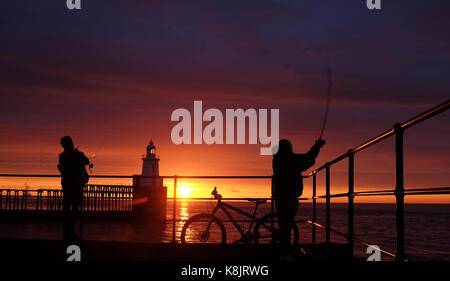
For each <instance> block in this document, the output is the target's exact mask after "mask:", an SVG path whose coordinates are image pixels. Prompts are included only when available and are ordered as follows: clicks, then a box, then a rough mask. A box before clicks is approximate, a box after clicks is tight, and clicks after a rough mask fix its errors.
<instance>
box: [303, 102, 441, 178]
mask: <svg viewBox="0 0 450 281" xmlns="http://www.w3.org/2000/svg"><path fill="white" fill-rule="evenodd" d="M449 107H450V100H446V101H445V102H443V103H441V104H438V105H436V106H434V107H432V108H431V109H429V110H427V111H425V112H423V113H421V114H419V115H416V116H415V117H413V118H411V119H409V120H407V121H405V122H403V123H399V125H400V128H402V129H407V128H409V127H412V126H414V125H417V124H419V123H421V122H423V121H425V120H427V119H429V118H430V117H432V116H434V115H436V114H439V113H441V112H443V111H445V110H447V109H449ZM394 133H395V131H394V129H393V128H392V129H390V130H387V131H385V132H384V133H381V134H380V135H378V136H376V137H374V138H372V139H370V140H368V141H366V142H364V143H363V144H361V145H358V146H356V147H354V148H352V149H350V150H348V151H347V152H346V153H344V154H341V155H340V156H338V157H336V158H334V159H333V160H331V161H329V162H327V163H325V164H323V165H322V166H320V167H319V168H317V169H314V170H313V171H311V173H309V174H308V176H307V177H310V176H312V174H314V173H317V172H319V171H320V170H323V169H325V168H326V167H327V166H330V165H333V164H335V163H337V162H339V161H341V160H344V159H345V158H347V157H348V156H349V154H355V153H357V152H359V151H361V150H363V149H366V148H368V147H369V146H372V145H374V144H375V143H378V142H380V141H382V140H384V139H386V138H388V137H390V136H392V135H394Z"/></svg>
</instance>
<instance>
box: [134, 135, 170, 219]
mask: <svg viewBox="0 0 450 281" xmlns="http://www.w3.org/2000/svg"><path fill="white" fill-rule="evenodd" d="M158 176H159V158H158V156H157V155H156V146H155V144H154V143H153V141H152V140H151V141H150V143H149V144H148V145H147V149H146V154H145V155H143V156H142V172H141V174H140V175H134V176H133V211H135V213H136V215H137V216H139V217H144V218H145V219H152V218H153V219H165V217H166V201H167V187H165V186H164V185H163V179H162V178H158Z"/></svg>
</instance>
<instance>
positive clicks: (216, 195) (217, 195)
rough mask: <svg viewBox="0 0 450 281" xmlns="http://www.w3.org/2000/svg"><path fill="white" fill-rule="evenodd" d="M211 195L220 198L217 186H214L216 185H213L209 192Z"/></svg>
mask: <svg viewBox="0 0 450 281" xmlns="http://www.w3.org/2000/svg"><path fill="white" fill-rule="evenodd" d="M211 195H213V196H214V199H221V198H222V195H220V194H219V193H218V192H217V187H216V186H214V190H213V191H212V192H211Z"/></svg>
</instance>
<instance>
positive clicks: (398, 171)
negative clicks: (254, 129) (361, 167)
mask: <svg viewBox="0 0 450 281" xmlns="http://www.w3.org/2000/svg"><path fill="white" fill-rule="evenodd" d="M449 107H450V102H449V101H448V100H447V101H445V102H444V103H442V104H439V105H437V106H435V107H433V108H431V109H430V110H427V111H426V112H424V113H422V114H419V115H417V116H416V117H414V118H412V119H410V120H408V121H406V122H403V123H397V124H395V125H394V126H393V128H392V129H390V130H388V131H386V132H384V133H382V134H380V135H378V136H377V137H375V138H373V139H370V140H368V141H367V142H365V143H363V144H361V145H359V146H357V147H355V148H353V149H349V150H348V151H347V152H346V153H344V154H342V155H340V156H339V157H337V158H335V159H333V160H331V161H330V162H327V163H326V164H324V165H323V166H321V167H319V168H317V169H315V170H313V171H312V172H311V173H310V174H309V175H307V176H304V177H303V178H312V187H313V190H312V197H310V198H300V200H312V204H313V214H312V219H311V220H308V221H306V222H308V223H310V224H311V225H312V244H316V227H319V228H321V229H324V231H325V240H326V243H330V240H331V233H335V234H337V235H339V236H342V237H345V238H347V240H348V243H349V245H350V248H351V250H352V254H353V249H354V243H358V244H361V245H365V246H369V245H371V243H369V242H367V241H364V240H362V239H359V238H357V237H355V235H354V197H357V196H386V195H393V196H395V199H396V248H397V249H396V252H395V253H394V252H392V251H389V250H386V249H380V251H381V252H382V253H384V254H386V255H388V256H391V257H393V258H395V260H397V261H404V260H406V254H405V237H404V236H405V233H404V229H405V224H404V204H405V203H404V197H405V196H406V195H419V194H421V195H426V194H450V187H439V188H418V189H407V190H405V187H404V168H403V132H404V130H405V129H407V128H410V127H412V126H414V125H417V124H419V123H421V122H423V121H425V120H427V119H429V118H431V117H433V116H435V115H437V114H439V113H442V112H444V111H446V110H447V109H448V108H449ZM391 136H395V163H396V166H395V179H396V184H395V189H394V190H376V191H363V192H355V191H354V187H355V184H354V175H355V167H354V158H355V155H356V154H357V153H358V152H360V151H362V150H364V149H366V148H368V147H370V146H372V145H374V144H376V143H378V142H380V141H382V140H385V139H387V138H389V137H391ZM345 159H347V160H348V192H346V193H336V194H332V193H331V181H330V170H331V167H332V166H333V165H335V164H336V163H338V162H341V161H343V160H345ZM321 171H325V194H324V195H320V196H318V195H317V174H318V173H319V172H321ZM0 177H60V175H33V174H0ZM90 177H91V178H116V179H128V178H129V179H132V178H133V176H127V175H123V176H121V175H92V176H90ZM143 178H162V179H173V197H172V198H168V199H172V200H173V204H172V219H171V220H169V221H171V222H172V241H173V242H176V222H177V221H180V220H178V219H177V209H176V206H177V182H178V180H180V179H272V176H177V175H175V176H153V177H143ZM95 192H97V191H95ZM342 197H344V198H347V199H348V225H347V228H348V231H347V234H345V233H342V232H340V231H337V230H336V229H333V228H332V227H331V199H332V198H342ZM191 199H192V198H191ZM194 199H196V200H209V199H210V198H194ZM247 199H249V198H223V200H247ZM263 199H268V200H271V211H272V212H273V211H274V206H273V197H272V198H263ZM318 199H325V200H326V201H325V225H322V224H320V223H318V222H317V200H318ZM299 222H303V221H299Z"/></svg>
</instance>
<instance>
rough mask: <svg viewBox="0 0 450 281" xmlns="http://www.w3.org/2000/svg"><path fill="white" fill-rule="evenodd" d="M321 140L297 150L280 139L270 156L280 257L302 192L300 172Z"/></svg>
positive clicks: (285, 249)
mask: <svg viewBox="0 0 450 281" xmlns="http://www.w3.org/2000/svg"><path fill="white" fill-rule="evenodd" d="M324 144H325V141H324V140H322V139H318V140H317V141H316V143H315V144H314V145H313V146H312V147H311V149H310V150H309V151H308V152H307V153H306V154H297V153H294V152H293V151H292V144H291V143H290V141H288V140H286V139H282V140H280V142H279V148H278V152H277V153H276V154H275V155H274V156H273V161H272V168H273V195H274V199H275V207H276V210H277V215H278V225H279V227H280V242H281V253H280V254H281V256H282V257H287V256H288V255H289V254H290V253H289V251H290V244H291V242H290V237H291V230H292V227H293V224H294V219H295V215H296V213H297V209H298V197H300V196H301V195H302V193H303V178H302V174H301V172H303V171H306V170H307V169H309V168H310V167H312V166H313V165H314V162H315V160H316V157H317V155H318V154H319V150H320V148H321V147H322V146H323V145H324ZM290 258H292V257H290Z"/></svg>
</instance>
